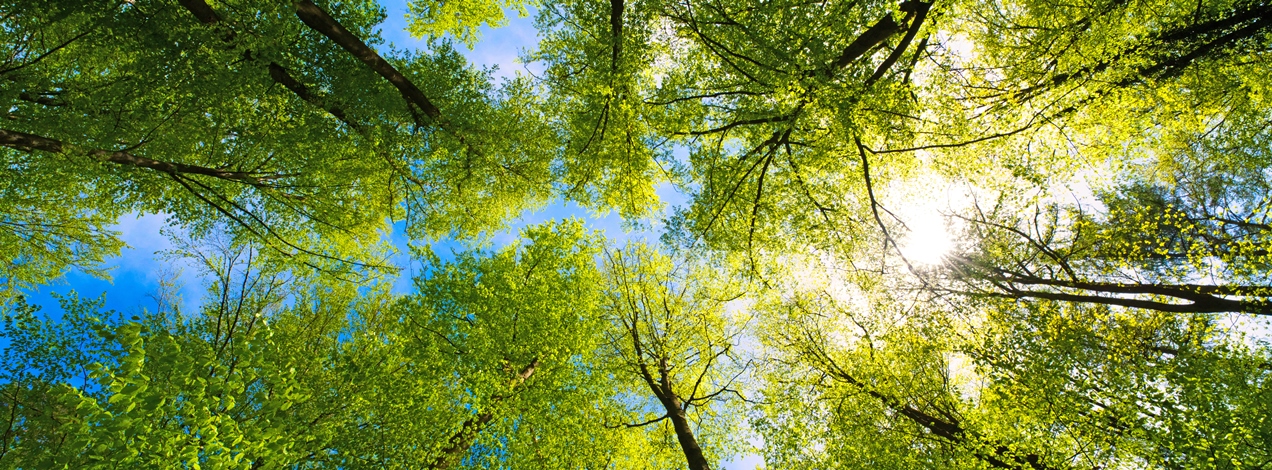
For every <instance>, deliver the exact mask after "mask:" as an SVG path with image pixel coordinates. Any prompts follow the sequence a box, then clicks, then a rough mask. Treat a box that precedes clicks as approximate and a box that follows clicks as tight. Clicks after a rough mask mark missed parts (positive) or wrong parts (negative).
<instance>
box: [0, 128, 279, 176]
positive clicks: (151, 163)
mask: <svg viewBox="0 0 1272 470" xmlns="http://www.w3.org/2000/svg"><path fill="white" fill-rule="evenodd" d="M0 145H3V146H5V147H9V148H13V149H18V150H25V151H28V152H31V151H35V150H39V151H44V152H50V153H65V150H66V146H65V144H63V143H62V141H60V140H57V139H50V138H48V137H43V136H38V135H35V134H27V133H25V132H18V131H9V130H4V129H0ZM85 154H86V155H88V156H91V157H93V158H95V159H98V160H101V161H104V162H110V163H114V164H117V165H123V166H132V167H139V168H148V169H151V170H155V171H159V172H163V173H169V174H177V173H180V174H188V175H203V176H211V177H213V178H218V179H223V180H230V181H235V182H239V183H246V184H250V185H252V186H264V185H265V184H266V182H267V181H268V180H269V179H270V176H266V175H262V174H259V173H251V172H245V171H230V170H224V169H220V168H209V167H205V166H198V165H187V164H185V163H172V162H165V161H161V160H155V159H152V158H146V157H142V156H139V155H134V154H132V153H129V152H126V151H116V150H101V149H96V150H89V151H87V152H85Z"/></svg>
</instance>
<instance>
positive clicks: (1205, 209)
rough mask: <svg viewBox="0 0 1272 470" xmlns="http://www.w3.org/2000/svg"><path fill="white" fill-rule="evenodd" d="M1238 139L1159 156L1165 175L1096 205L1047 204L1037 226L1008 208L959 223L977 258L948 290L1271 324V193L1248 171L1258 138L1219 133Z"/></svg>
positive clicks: (1260, 175) (955, 262)
mask: <svg viewBox="0 0 1272 470" xmlns="http://www.w3.org/2000/svg"><path fill="white" fill-rule="evenodd" d="M1236 130H1237V129H1222V130H1221V133H1219V134H1218V135H1219V136H1218V137H1213V138H1206V137H1205V136H1196V137H1195V138H1193V139H1190V140H1188V141H1185V142H1184V144H1185V146H1184V148H1169V147H1168V148H1166V149H1163V152H1162V153H1163V154H1164V155H1161V156H1160V157H1159V158H1160V160H1159V163H1158V165H1160V167H1161V168H1163V170H1161V171H1159V172H1155V173H1156V174H1153V173H1149V174H1138V172H1136V173H1131V174H1127V175H1124V176H1123V179H1122V181H1123V182H1121V183H1120V184H1119V185H1118V186H1116V187H1114V188H1111V189H1108V190H1103V191H1101V192H1100V193H1099V195H1098V200H1096V201H1092V202H1089V203H1086V204H1082V203H1074V204H1059V203H1046V204H1045V205H1040V207H1039V208H1037V209H1036V210H1035V211H1034V214H1033V217H1032V218H1031V219H1024V218H1020V217H1019V216H1015V215H1012V214H1013V213H1016V214H1018V213H1019V212H1018V211H1017V209H1016V208H1015V207H1013V205H1012V204H1010V203H1009V202H1005V203H1003V204H1002V205H1000V207H995V208H993V209H991V210H989V211H984V210H980V208H977V212H976V213H973V214H971V215H970V216H963V217H962V219H963V220H965V221H966V222H967V232H968V238H969V243H968V248H969V250H968V252H967V253H964V254H960V255H957V256H955V257H952V258H951V259H950V267H949V269H948V270H947V274H946V277H947V279H949V280H950V281H953V283H954V284H953V285H947V287H944V289H949V290H954V291H958V292H964V293H969V294H972V295H988V296H1001V297H1006V298H1018V299H1023V298H1038V299H1050V300H1058V301H1067V302H1081V303H1099V304H1105V305H1113V306H1120V307H1131V308H1139V309H1150V310H1159V311H1164V312H1176V313H1221V312H1237V313H1247V314H1254V315H1270V314H1272V299H1270V298H1269V296H1272V282H1270V281H1269V279H1268V275H1267V273H1268V268H1269V266H1270V264H1269V263H1270V262H1272V258H1270V257H1269V254H1268V250H1267V246H1268V242H1269V235H1272V231H1269V227H1272V226H1270V225H1269V224H1268V218H1269V212H1270V211H1272V205H1269V204H1270V203H1272V201H1269V199H1268V197H1267V194H1268V193H1269V192H1270V191H1272V186H1269V181H1268V178H1267V175H1266V174H1264V172H1262V171H1258V170H1254V169H1253V168H1252V167H1259V166H1261V165H1262V162H1261V160H1266V156H1264V155H1262V153H1261V152H1260V151H1258V150H1255V149H1256V148H1257V147H1253V146H1254V145H1258V142H1260V140H1259V139H1261V138H1262V136H1261V137H1259V138H1257V139H1256V140H1254V141H1250V140H1247V139H1248V137H1245V136H1241V135H1233V134H1229V133H1228V132H1223V131H1236ZM1259 134H1260V135H1261V134H1262V132H1260V133H1259ZM1234 141H1235V142H1234ZM1247 145H1251V146H1247ZM1225 153H1226V155H1223V154H1225ZM960 286H961V287H960Z"/></svg>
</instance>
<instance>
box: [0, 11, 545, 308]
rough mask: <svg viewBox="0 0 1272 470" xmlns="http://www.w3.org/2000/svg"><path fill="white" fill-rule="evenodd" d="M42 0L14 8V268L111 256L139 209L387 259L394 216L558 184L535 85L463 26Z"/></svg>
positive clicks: (473, 207) (29, 277)
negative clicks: (416, 28) (484, 66)
mask: <svg viewBox="0 0 1272 470" xmlns="http://www.w3.org/2000/svg"><path fill="white" fill-rule="evenodd" d="M37 3H38V4H36V3H31V2H25V1H21V0H15V1H13V2H8V3H6V4H5V5H3V6H2V7H0V10H2V11H4V12H5V14H4V20H3V21H4V24H5V27H4V33H3V34H4V40H3V43H4V44H5V46H4V47H5V51H4V59H3V64H2V65H0V76H2V77H0V79H2V80H3V81H4V82H5V83H6V84H7V85H6V86H5V87H4V90H5V91H4V93H3V94H2V95H0V96H2V97H3V98H2V99H3V100H4V103H5V104H4V106H5V109H6V110H7V111H6V112H7V117H8V119H7V120H6V123H5V124H4V125H3V126H2V127H3V129H2V130H0V145H2V146H3V147H5V148H4V149H3V153H2V154H0V155H2V157H0V158H3V159H4V161H5V165H4V166H5V168H6V170H5V171H7V172H10V173H16V174H18V175H20V176H18V177H15V178H12V179H6V183H5V186H4V188H3V191H5V195H6V196H5V198H4V199H5V204H4V206H3V208H4V211H5V212H4V213H3V214H4V215H3V220H5V223H6V226H11V227H14V230H12V231H9V230H6V232H5V235H4V237H5V240H4V242H3V243H0V246H3V247H4V248H5V250H6V251H5V253H4V254H3V259H4V260H5V261H6V263H7V264H10V265H18V266H17V267H15V268H13V269H12V270H7V271H6V274H4V275H3V278H4V279H5V280H6V281H7V282H8V283H9V284H15V285H18V286H20V287H25V286H30V285H34V284H38V283H41V282H44V281H46V280H48V279H51V278H54V277H56V276H58V275H60V273H61V272H62V271H64V270H65V269H66V268H67V267H69V266H74V265H85V266H88V267H91V266H92V265H93V264H94V263H95V262H96V261H98V260H99V259H100V258H102V257H103V256H108V255H110V254H111V253H113V252H115V251H114V250H117V249H118V247H119V242H118V240H117V239H116V238H115V237H114V235H113V234H112V233H111V232H109V231H108V230H106V229H105V227H106V226H107V224H110V223H112V222H113V221H114V220H115V219H116V218H117V217H119V216H120V215H121V214H125V213H129V212H142V213H146V212H149V213H163V214H167V215H169V219H170V222H171V223H172V224H174V225H179V226H180V227H181V228H182V229H183V230H187V231H190V232H192V233H193V234H195V235H196V236H199V235H202V234H205V233H208V232H210V231H213V230H218V229H219V228H217V227H216V226H217V224H225V225H226V227H228V229H229V230H231V231H232V232H233V233H236V234H238V235H239V236H242V237H247V238H251V239H254V240H256V241H257V243H260V244H261V246H263V247H267V248H268V249H272V250H275V251H278V252H280V253H283V254H286V255H288V256H291V257H294V258H295V259H296V260H297V261H298V262H299V263H302V264H308V265H310V267H314V266H316V265H318V264H320V263H319V261H318V260H324V259H326V260H342V261H345V263H344V264H335V265H332V264H330V263H321V264H324V265H326V266H327V267H328V268H329V269H336V270H337V271H338V272H342V273H343V275H344V276H346V277H348V276H350V275H353V274H355V273H363V274H366V273H367V272H368V271H371V272H372V273H374V272H375V271H377V270H379V271H383V270H385V269H388V268H390V267H389V266H388V265H387V263H386V262H385V261H384V260H383V259H379V258H376V257H375V256H374V255H375V254H376V253H375V251H376V249H375V248H374V247H375V246H376V245H377V244H378V243H379V242H380V240H379V231H380V230H382V229H384V227H385V225H384V223H385V221H386V219H392V220H405V221H407V227H408V230H409V231H410V233H411V234H412V235H413V236H417V237H421V236H437V235H444V234H461V235H468V236H471V235H473V234H476V233H478V232H480V231H482V230H486V229H490V228H495V227H499V226H500V225H501V224H502V223H503V221H504V220H506V219H507V218H508V217H510V216H512V215H514V214H516V213H518V212H519V211H520V210H521V209H523V208H526V207H533V206H535V205H537V204H540V203H541V202H542V201H543V200H544V199H545V197H546V195H547V194H548V193H549V192H550V191H551V189H552V186H551V174H550V168H551V166H552V159H553V156H554V154H555V151H554V150H553V146H554V144H553V143H552V142H553V140H552V136H551V134H550V133H548V132H547V131H546V130H545V128H544V126H543V123H542V122H541V120H540V119H539V118H538V117H537V116H536V115H535V113H534V112H533V110H532V106H530V103H532V102H533V101H535V100H536V98H535V97H534V96H533V95H532V94H531V90H530V87H529V86H528V85H527V84H526V83H523V82H510V83H508V84H507V85H506V86H505V87H503V88H500V89H496V88H495V87H494V86H493V85H491V84H490V83H489V77H488V76H487V75H485V74H484V73H482V72H479V71H476V70H473V69H472V68H470V67H468V66H466V65H465V64H464V61H463V59H462V58H460V57H459V55H458V54H457V53H456V52H455V51H454V50H453V49H451V48H450V47H449V46H448V45H447V43H446V42H444V41H440V42H435V44H434V46H433V48H432V50H430V51H427V52H425V53H404V52H398V51H392V50H386V51H384V54H382V53H381V52H380V51H377V50H376V49H374V48H373V47H374V46H376V45H377V44H378V43H379V42H380V40H379V39H378V38H377V37H376V36H375V35H373V34H372V33H371V31H372V29H373V26H374V25H375V24H376V23H378V22H379V21H380V20H381V19H382V18H383V16H382V13H381V12H380V10H379V8H378V7H377V6H375V5H372V4H367V3H354V4H339V5H331V6H324V5H325V4H324V5H318V4H315V3H312V2H308V1H302V2H294V3H288V4H279V3H260V4H257V3H251V2H246V3H242V2H231V3H226V4H217V6H215V7H214V6H213V5H210V4H208V3H206V2H204V1H202V0H189V1H181V2H176V3H171V2H166V1H141V2H125V3H118V4H107V3H83V2H60V3H52V4H48V3H47V2H37ZM474 21H477V20H476V19H475V20H474ZM46 218H47V219H46ZM59 222H60V223H59ZM368 247H372V248H371V249H370V252H368ZM48 252H55V253H70V254H73V255H63V256H48V255H47V253H48Z"/></svg>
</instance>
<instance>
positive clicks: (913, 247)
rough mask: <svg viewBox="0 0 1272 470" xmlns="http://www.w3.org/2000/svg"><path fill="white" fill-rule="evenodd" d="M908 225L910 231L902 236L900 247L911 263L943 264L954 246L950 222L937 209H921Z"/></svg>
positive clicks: (908, 221) (907, 222)
mask: <svg viewBox="0 0 1272 470" xmlns="http://www.w3.org/2000/svg"><path fill="white" fill-rule="evenodd" d="M906 226H908V227H909V228H910V231H909V233H906V234H905V235H903V236H902V240H901V243H900V249H901V254H902V256H905V258H906V260H908V261H909V262H910V263H913V264H920V265H925V266H935V265H938V264H941V261H942V260H943V259H944V258H945V255H946V254H948V253H949V252H950V250H951V249H953V248H954V237H953V235H951V234H950V227H949V224H947V223H946V220H945V217H943V216H942V215H941V214H940V213H938V212H936V211H921V213H919V214H916V215H915V216H914V217H912V218H911V219H910V220H907V221H906Z"/></svg>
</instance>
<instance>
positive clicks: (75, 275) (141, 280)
mask: <svg viewBox="0 0 1272 470" xmlns="http://www.w3.org/2000/svg"><path fill="white" fill-rule="evenodd" d="M382 4H384V5H385V7H386V10H387V14H388V18H387V19H386V21H385V22H384V23H383V24H382V25H381V28H382V29H381V34H382V37H383V38H384V39H385V41H386V43H387V44H385V45H384V47H382V50H383V49H385V48H388V47H394V48H398V49H416V48H423V47H425V46H426V43H425V41H423V40H420V39H416V38H413V37H411V35H410V34H409V33H407V32H406V24H407V22H406V19H405V14H406V11H407V10H406V2H405V0H383V1H382ZM505 13H506V17H507V25H506V26H504V27H500V28H491V27H482V28H481V36H480V40H479V41H478V42H477V43H476V44H475V45H474V46H473V47H472V48H471V49H469V48H466V47H465V46H464V45H463V44H462V43H458V44H457V45H456V48H457V49H458V50H459V52H460V53H462V54H464V55H465V56H466V57H467V58H468V60H469V62H470V63H472V64H473V65H474V66H476V67H480V68H488V69H492V73H491V75H492V77H493V78H494V80H496V81H502V80H504V79H507V78H511V77H514V76H516V75H518V74H522V75H524V74H530V75H535V74H539V73H541V72H542V71H543V67H542V65H541V64H535V63H531V64H525V63H522V62H521V61H520V60H519V56H521V55H522V54H523V53H524V52H525V51H526V50H527V49H530V48H533V47H535V46H536V45H537V44H538V37H537V35H536V32H535V29H534V20H533V17H532V16H527V17H522V16H519V15H518V14H517V13H516V12H515V11H511V10H509V11H507V12H505ZM533 13H534V12H533V11H531V12H530V14H531V15H533ZM657 192H658V194H659V196H661V197H662V200H663V201H664V203H666V207H665V208H666V210H667V211H668V213H669V212H670V211H671V210H672V209H673V208H674V207H676V206H678V205H683V204H685V203H686V201H687V197H686V196H685V195H684V194H682V193H680V192H678V191H677V190H676V189H675V188H674V187H672V186H670V185H663V186H660V187H659V188H657ZM567 217H574V218H579V219H583V220H584V221H585V224H586V225H587V226H589V227H590V228H592V229H593V230H599V231H601V232H602V233H604V235H605V236H606V238H607V239H609V240H610V242H611V243H614V244H616V245H622V244H623V243H624V242H626V241H628V240H641V241H646V242H653V241H655V240H656V239H657V234H658V232H659V229H660V226H661V224H660V223H659V222H658V221H654V222H653V224H652V227H651V229H650V230H645V231H640V232H628V231H625V230H624V228H623V226H622V219H621V218H620V217H619V216H618V214H616V213H608V214H594V213H591V212H590V211H588V210H587V209H585V208H583V207H580V206H579V205H577V204H574V203H563V202H559V201H558V202H553V203H550V204H549V205H547V206H546V207H543V208H541V209H539V210H536V211H532V212H530V213H527V214H523V215H522V216H521V217H520V218H519V219H518V220H516V221H514V223H512V224H511V225H510V227H509V228H508V229H506V230H504V231H501V232H498V233H495V234H493V235H492V236H491V237H490V242H491V243H492V244H493V245H494V246H495V247H499V246H503V245H506V244H508V243H511V242H514V241H515V240H517V233H518V232H519V231H520V230H521V229H522V228H524V227H526V226H528V225H535V224H539V223H543V222H546V221H550V220H559V219H564V218H567ZM112 228H113V229H114V230H116V231H118V232H120V234H121V239H122V240H123V241H124V242H125V243H127V245H128V246H127V247H126V248H125V249H123V250H122V252H121V254H120V256H117V257H114V258H111V259H109V260H107V262H106V266H107V268H108V269H109V272H110V279H101V278H96V277H94V276H92V275H89V274H86V273H84V272H82V271H79V270H71V271H70V272H68V273H67V274H66V275H65V276H64V277H63V278H62V279H60V280H58V281H55V282H54V283H53V284H52V285H47V286H41V287H38V288H36V289H30V290H27V291H26V292H25V293H24V294H25V297H26V299H27V302H28V303H31V304H34V305H40V306H42V307H43V310H44V311H45V312H46V313H48V314H50V316H52V317H55V318H56V317H57V316H59V315H58V310H59V309H58V308H57V297H58V296H66V295H70V294H71V293H72V292H74V293H75V294H77V295H79V296H81V297H89V298H95V297H97V296H100V295H104V296H105V308H106V309H107V310H114V311H116V312H119V313H122V314H124V315H130V314H132V313H135V312H139V311H140V309H143V308H146V309H150V310H153V309H155V308H156V300H155V299H154V298H153V296H154V295H155V294H156V293H157V292H158V290H159V288H160V281H161V280H164V279H169V278H173V277H175V279H176V280H177V281H178V284H179V285H180V286H181V288H180V291H179V292H180V294H181V297H182V310H183V311H186V312H192V311H194V310H196V309H197V307H198V305H199V299H200V298H201V297H202V295H203V280H202V279H201V277H200V276H199V275H198V269H197V266H195V265H193V264H192V263H191V262H189V261H188V260H183V259H179V258H174V257H172V256H169V255H167V254H166V252H168V251H170V250H172V249H174V248H175V247H174V245H173V244H172V242H171V241H170V239H169V237H168V236H167V234H169V233H173V232H174V231H176V230H179V229H177V228H173V227H170V226H169V225H168V221H167V217H166V216H165V215H164V214H129V215H126V216H124V217H122V218H121V219H120V220H119V222H118V223H117V224H116V225H115V226H114V227H112ZM393 228H394V231H393V233H391V234H389V239H390V241H392V243H393V245H394V246H395V247H396V248H397V249H398V252H399V255H398V256H396V257H395V258H394V260H393V261H394V262H395V264H397V265H398V266H401V267H403V270H402V274H401V275H400V276H399V278H398V279H397V280H396V281H395V282H394V290H395V291H396V292H399V293H405V292H406V291H408V290H409V289H410V286H411V279H412V277H413V276H415V275H416V274H418V273H419V272H420V270H421V267H420V266H419V265H418V263H412V262H411V259H410V257H409V250H408V249H407V244H408V242H410V243H416V244H419V243H427V244H429V245H430V246H431V247H432V248H433V251H434V252H435V253H436V254H438V255H439V256H440V257H442V258H443V259H447V258H450V256H449V255H450V254H451V253H453V252H454V251H460V250H463V249H464V248H465V246H464V244H463V243H461V242H458V241H455V240H431V241H430V240H415V241H411V240H408V239H407V237H406V235H405V230H404V226H403V225H402V224H401V223H398V224H395V225H393ZM762 463H763V461H762V459H761V458H760V457H759V456H758V455H746V456H743V457H741V458H740V459H737V460H735V461H731V462H726V463H725V464H724V468H726V469H729V470H741V469H753V468H756V467H757V466H760V465H762Z"/></svg>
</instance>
